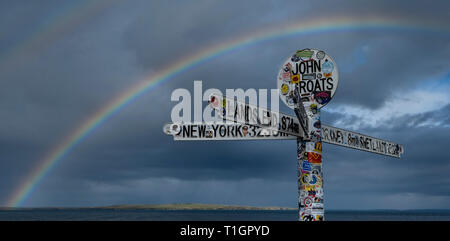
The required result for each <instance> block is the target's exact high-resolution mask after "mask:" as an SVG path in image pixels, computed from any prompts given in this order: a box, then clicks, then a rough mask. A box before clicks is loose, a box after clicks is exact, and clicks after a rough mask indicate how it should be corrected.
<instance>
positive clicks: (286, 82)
mask: <svg viewBox="0 0 450 241" xmlns="http://www.w3.org/2000/svg"><path fill="white" fill-rule="evenodd" d="M338 79H339V76H338V69H337V66H336V63H335V62H334V60H333V59H332V58H331V57H330V56H328V55H327V54H326V53H325V52H324V51H322V50H317V49H303V50H298V51H297V52H296V53H294V54H293V55H291V56H290V57H289V58H288V59H287V60H286V61H285V62H284V63H283V66H281V69H280V71H279V73H278V78H277V87H278V89H279V90H280V98H281V100H282V101H283V102H284V103H285V104H286V105H287V106H288V107H290V108H292V109H294V108H295V98H296V97H295V90H296V89H297V90H298V92H299V94H300V100H302V101H310V100H311V98H314V99H315V100H316V101H317V103H319V105H318V108H322V107H323V106H325V105H326V104H328V102H330V100H331V98H333V96H334V93H335V92H336V88H337V86H338Z"/></svg>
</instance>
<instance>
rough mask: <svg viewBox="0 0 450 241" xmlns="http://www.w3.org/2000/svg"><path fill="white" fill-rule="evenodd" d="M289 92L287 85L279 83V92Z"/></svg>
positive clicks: (284, 93)
mask: <svg viewBox="0 0 450 241" xmlns="http://www.w3.org/2000/svg"><path fill="white" fill-rule="evenodd" d="M288 92H289V85H287V84H282V85H281V94H283V95H286V94H287V93H288Z"/></svg>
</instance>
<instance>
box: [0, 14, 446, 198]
mask: <svg viewBox="0 0 450 241" xmlns="http://www.w3.org/2000/svg"><path fill="white" fill-rule="evenodd" d="M357 29H393V30H426V31H433V32H434V31H436V32H448V31H449V26H442V25H436V24H432V23H428V24H427V23H423V22H421V23H418V22H414V21H413V20H411V19H401V18H392V17H385V16H378V17H376V18H365V19H361V18H358V19H355V18H351V17H338V18H319V19H311V20H307V21H302V22H299V23H293V24H290V25H284V26H276V27H273V28H268V29H264V30H262V31H256V32H253V33H250V34H247V35H245V36H241V37H238V38H235V39H232V40H229V41H226V42H224V43H221V44H218V45H215V46H211V47H209V48H205V49H203V50H201V51H199V52H197V53H194V54H192V55H190V56H186V57H185V58H181V59H179V61H177V62H175V63H173V64H170V65H168V66H166V67H165V68H162V69H161V70H159V71H158V72H156V73H152V74H151V75H150V76H148V77H147V78H144V79H143V80H142V81H140V82H139V83H138V84H136V85H134V86H132V87H131V88H129V89H127V90H126V91H124V92H123V93H122V94H120V95H119V96H117V97H116V98H114V99H112V100H111V101H110V102H109V103H108V104H106V105H105V106H104V107H103V108H101V109H100V110H98V111H97V112H96V113H95V114H94V115H92V116H91V117H90V118H88V119H87V120H86V121H85V122H84V123H82V124H81V125H80V126H79V127H78V128H76V129H75V130H74V131H73V132H72V133H71V134H70V135H68V136H67V137H66V138H65V139H64V140H63V141H61V142H60V144H59V145H58V146H56V147H55V148H53V149H52V150H51V151H49V152H48V154H47V155H46V156H45V157H44V158H43V159H42V160H39V161H38V164H37V165H36V167H35V168H33V171H32V172H31V173H30V174H29V175H28V176H27V177H26V179H25V180H24V181H23V182H22V183H21V184H20V186H19V187H18V188H17V189H15V191H14V192H13V193H12V195H11V196H10V198H9V199H8V200H7V206H9V207H17V206H21V205H22V204H23V202H24V201H25V200H26V199H27V198H28V197H29V196H30V195H31V194H32V193H33V190H35V189H36V187H37V186H38V184H39V183H40V181H41V180H42V179H43V178H44V177H45V176H46V175H48V173H49V172H50V171H51V170H52V167H53V166H54V165H55V163H57V162H58V161H60V160H62V159H63V158H64V157H65V156H66V155H67V154H68V153H69V152H70V151H72V150H74V148H75V147H76V146H77V145H78V144H79V143H80V142H82V141H83V140H84V139H85V138H86V137H87V136H89V134H90V133H92V132H93V131H94V130H95V129H96V128H97V127H99V126H100V125H101V124H102V123H104V122H105V121H107V120H108V119H109V118H111V117H112V116H113V115H114V114H115V113H117V112H119V111H120V110H121V109H123V108H124V107H125V106H127V105H128V104H129V103H131V102H133V101H134V100H136V99H137V98H139V97H140V96H142V95H143V94H144V93H146V92H147V91H150V90H152V89H154V88H156V87H157V86H158V85H159V84H161V83H163V82H164V81H167V80H169V79H171V78H173V77H174V76H176V75H178V74H180V73H183V72H185V71H187V70H189V69H191V68H193V67H195V66H197V65H199V64H201V63H204V62H207V61H209V60H211V59H213V58H215V57H217V56H219V55H223V54H225V53H227V52H229V51H232V50H236V49H238V48H242V47H246V46H248V45H250V44H255V43H260V42H262V41H266V40H273V39H275V38H277V37H285V36H291V35H298V34H314V33H321V32H327V31H342V30H357ZM300 47H301V46H300Z"/></svg>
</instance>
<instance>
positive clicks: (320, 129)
mask: <svg viewBox="0 0 450 241" xmlns="http://www.w3.org/2000/svg"><path fill="white" fill-rule="evenodd" d="M338 78H339V76H338V70H337V67H336V63H335V62H334V61H333V59H332V58H331V57H330V56H328V55H327V54H326V53H325V52H324V51H321V50H316V49H303V50H299V51H297V52H296V53H295V54H293V55H292V56H290V57H289V58H288V59H287V60H286V61H285V62H284V64H283V66H282V67H281V70H280V71H279V73H278V77H277V86H278V89H279V90H280V91H279V92H280V98H281V100H282V101H283V102H284V103H285V104H286V105H287V106H288V107H290V108H291V109H293V110H294V112H295V114H296V117H293V116H290V115H286V114H283V113H278V112H273V111H270V110H268V109H263V108H258V107H256V106H252V105H249V104H246V103H242V102H239V101H235V100H234V99H228V98H226V97H222V96H219V95H211V97H210V101H209V102H210V106H211V107H212V108H214V109H215V110H216V111H217V113H219V114H220V115H219V116H220V117H221V118H222V119H223V120H225V121H226V122H225V123H196V124H192V123H182V124H180V123H170V124H166V125H165V126H164V128H163V131H164V132H165V133H166V134H168V135H172V136H173V137H174V140H177V141H190V140H286V139H289V140H294V139H295V140H297V164H298V172H297V174H298V194H299V195H298V207H299V211H298V217H299V220H300V221H322V220H324V205H323V198H324V197H323V193H324V192H323V171H322V161H323V160H322V142H325V143H330V144H335V145H339V146H343V147H349V148H354V149H357V150H362V151H368V152H373V153H377V154H381V155H387V156H391V157H396V158H400V156H401V154H403V146H402V145H399V144H396V143H393V142H390V141H385V140H382V139H379V138H374V137H370V136H367V135H363V134H360V133H356V132H353V131H349V130H344V129H341V128H336V127H332V126H327V125H322V124H321V121H320V109H321V108H322V107H323V106H325V105H326V104H327V103H328V102H329V101H330V100H331V98H332V97H333V96H334V94H335V92H336V88H337V85H338Z"/></svg>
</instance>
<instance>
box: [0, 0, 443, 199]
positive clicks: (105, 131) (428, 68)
mask: <svg viewBox="0 0 450 241" xmlns="http://www.w3.org/2000/svg"><path fill="white" fill-rule="evenodd" d="M49 3H50V2H49ZM67 4H68V3H67ZM19 5H20V4H19ZM19 5H18V6H14V7H11V8H8V10H9V11H7V12H8V13H7V14H3V15H2V16H3V17H4V18H6V19H16V21H14V24H6V23H7V22H8V23H9V22H11V21H0V26H1V29H4V30H5V32H7V33H8V34H7V35H8V36H10V37H9V38H3V37H2V38H0V54H1V53H6V52H8V51H10V50H11V46H13V45H12V44H11V43H15V42H16V41H19V40H20V39H23V38H26V36H29V34H30V31H33V30H35V29H36V28H38V27H37V26H43V25H39V24H43V23H42V22H39V19H43V17H44V16H46V17H48V16H50V15H51V14H56V12H57V11H59V10H61V8H64V7H67V6H62V5H59V4H56V3H52V4H50V5H51V7H50V6H47V4H45V3H42V2H41V3H40V6H32V7H31V6H30V5H27V6H19ZM447 5H448V3H445V2H442V3H441V2H434V3H433V4H423V3H416V2H408V1H398V2H393V1H371V2H367V1H365V2H364V3H361V2H359V1H342V2H337V3H336V1H325V2H320V3H317V2H314V3H312V2H301V4H300V3H299V2H298V1H288V2H283V4H280V3H279V2H277V1H264V2H262V1H258V3H257V4H256V3H255V2H247V1H245V2H241V1H239V2H237V1H236V2H233V1H228V2H215V1H199V2H196V3H195V4H193V3H190V2H186V1H170V2H168V1H166V2H149V1H140V2H133V3H130V2H127V3H126V4H122V5H120V4H119V5H117V6H115V7H112V8H108V9H106V10H104V11H103V12H101V13H99V14H98V15H96V16H95V17H93V18H92V19H91V20H88V21H86V22H84V23H82V24H81V25H79V26H77V27H76V28H74V29H73V30H72V31H70V32H67V33H65V34H64V35H63V36H59V38H58V40H54V41H53V42H52V44H51V45H50V46H47V47H46V48H43V49H42V50H37V51H36V52H34V53H33V54H30V56H28V57H27V58H26V60H27V61H24V62H22V63H21V65H20V68H17V69H8V68H6V70H5V71H2V72H0V79H1V80H2V81H1V86H2V88H1V89H0V107H1V108H0V118H1V119H2V122H0V123H1V125H0V134H1V138H0V143H1V144H2V147H1V148H0V156H1V157H0V158H1V163H0V167H1V168H0V170H1V171H0V174H1V176H2V179H1V180H2V182H1V183H2V184H1V188H0V190H1V191H0V197H1V199H0V202H2V203H3V201H4V200H6V199H7V197H8V196H9V193H10V192H11V191H12V190H13V189H14V188H16V187H17V186H18V184H19V183H20V182H21V181H22V180H23V178H25V176H26V175H27V173H29V171H30V170H32V169H33V166H34V165H35V164H36V163H37V162H38V161H40V160H42V159H43V158H44V156H45V154H46V153H48V151H49V150H51V149H52V148H53V147H54V146H56V145H57V144H59V143H60V141H61V140H62V139H63V137H65V136H66V135H68V134H70V133H71V132H72V130H73V129H74V128H76V127H77V126H78V125H79V124H80V123H82V121H84V120H86V119H87V117H88V116H90V115H92V114H93V113H95V112H96V111H97V110H98V109H100V108H101V107H102V106H104V105H105V103H107V102H108V101H109V100H111V99H112V98H114V97H115V96H117V95H118V94H119V93H120V92H122V91H124V90H126V89H127V88H129V87H130V86H132V85H133V84H135V83H137V82H138V81H139V80H140V79H142V78H143V77H144V76H146V75H147V74H150V76H151V73H154V72H157V71H159V70H160V69H161V68H163V67H164V66H167V65H168V64H170V63H171V62H173V61H178V60H180V59H183V58H185V57H186V56H190V55H191V54H192V53H195V52H197V51H200V50H202V49H204V48H207V47H209V46H214V45H215V44H218V43H224V42H226V41H228V40H229V39H234V38H236V37H238V36H245V35H249V34H250V33H252V32H254V31H257V30H260V29H265V28H269V27H273V26H282V25H284V24H286V23H292V22H301V21H302V20H304V19H311V18H316V17H327V16H342V15H344V16H353V17H355V18H356V19H359V18H363V17H364V16H367V15H374V16H381V15H382V16H394V17H395V16H398V17H401V16H406V17H411V18H413V19H416V20H417V21H419V22H420V21H434V22H437V23H442V24H446V23H448V22H449V21H448V17H447V13H446V11H445V9H446V7H448V6H447ZM0 9H2V10H3V9H6V7H2V8H0ZM0 11H1V10H0ZM2 12H4V11H2ZM21 13H29V14H21ZM27 22H30V24H28V25H27V24H25V23H27ZM3 26H4V27H3ZM1 36H3V33H2V35H1ZM448 38H449V35H448V33H442V32H433V31H416V30H414V31H397V30H395V31H394V30H385V29H383V28H380V29H375V30H354V31H341V32H327V33H317V34H311V35H295V36H290V37H283V38H276V39H273V40H268V41H265V42H262V43H258V44H252V45H249V46H246V47H245V48H242V49H237V50H234V51H232V52H229V53H226V54H224V55H221V56H218V57H216V58H213V59H212V60H210V61H208V62H206V63H203V64H201V65H198V66H196V67H195V68H193V69H191V70H189V71H187V72H184V73H182V74H180V75H178V76H176V77H173V78H170V80H169V81H167V82H165V83H162V84H160V85H159V86H157V87H156V88H155V89H154V90H152V91H149V92H147V93H145V94H144V95H142V96H141V97H140V98H139V99H137V100H136V101H134V102H133V103H131V104H130V105H128V106H127V107H126V108H124V109H123V110H121V111H120V112H119V113H117V114H116V115H114V116H113V117H112V118H111V119H109V120H108V121H107V122H105V123H104V124H102V125H101V126H100V127H99V128H97V129H96V130H95V131H94V132H93V133H92V134H91V135H89V136H88V137H87V138H86V139H85V140H84V141H83V142H81V143H80V144H79V145H78V146H76V147H75V148H74V150H73V151H72V152H70V153H69V154H68V155H67V156H66V157H65V158H64V159H63V160H62V161H61V162H59V163H58V164H57V165H56V166H55V168H54V169H53V171H52V172H51V173H50V174H49V176H48V177H46V178H44V180H43V182H42V183H41V184H40V185H39V186H38V189H37V190H36V191H35V193H34V194H33V195H32V197H31V198H30V199H29V200H28V201H27V202H26V203H25V204H26V205H40V206H45V205H64V206H79V205H90V206H95V205H109V204H117V203H174V202H204V203H227V204H249V205H282V206H295V202H296V196H297V193H296V158H295V157H296V153H295V151H296V150H295V142H294V141H279V142H275V141H267V142H211V143H203V142H174V141H173V140H171V138H170V137H168V136H166V135H164V134H163V133H162V125H163V124H164V123H166V122H169V121H170V111H171V108H172V107H173V105H174V104H175V103H172V102H170V94H171V92H172V90H174V89H176V88H187V89H189V90H192V89H193V80H198V79H199V80H203V89H207V88H218V89H220V90H222V91H224V90H225V89H226V88H244V89H247V88H256V89H258V88H273V87H274V86H275V76H276V73H277V72H278V68H279V66H280V65H281V63H282V61H283V60H284V59H285V58H286V57H287V56H288V55H289V54H290V53H291V52H292V51H294V50H295V49H297V48H303V47H314V48H319V49H324V50H326V51H327V52H328V53H329V54H330V55H331V56H333V57H334V58H335V60H336V62H337V63H338V66H339V69H340V84H339V88H338V92H337V94H336V97H335V99H333V101H332V102H331V103H330V104H329V105H328V106H327V107H325V109H324V111H323V121H324V123H330V124H331V123H336V122H339V121H340V122H341V123H343V124H348V123H351V121H358V118H360V117H359V116H357V115H352V114H350V113H344V112H342V113H336V112H327V111H326V109H328V108H331V109H333V108H337V107H340V106H356V105H358V106H361V107H362V108H366V109H368V110H373V111H377V110H378V109H379V108H381V107H382V106H383V104H385V103H386V101H387V100H389V99H390V98H392V96H393V95H394V94H399V93H403V92H405V93H409V92H408V91H413V90H417V89H420V88H423V85H427V84H429V83H435V82H439V81H440V82H443V83H444V84H445V83H448V78H446V76H448V69H450V68H449V67H450V66H449V62H448V61H447V59H448V56H450V45H449V41H448ZM2 63H3V62H2ZM2 68H3V69H5V68H4V67H2ZM4 80H5V81H4ZM441 84H442V83H441ZM191 93H192V92H191ZM281 110H282V111H283V112H287V113H290V114H292V113H291V112H289V111H290V110H289V109H287V108H285V107H281ZM449 112H450V110H449V106H448V105H447V106H446V107H443V108H441V109H438V110H433V111H429V112H424V113H419V114H417V113H414V114H409V115H404V116H400V117H398V116H397V117H395V118H392V119H390V120H389V123H390V124H391V125H389V126H384V125H379V126H362V129H360V130H358V131H361V132H362V133H366V134H369V135H373V136H377V137H380V138H385V139H389V140H393V141H396V142H399V143H402V144H404V146H405V148H406V153H405V156H404V157H403V158H402V159H399V160H397V159H393V158H387V157H383V156H377V155H374V154H370V153H364V152H358V151H354V150H346V149H343V148H340V147H334V146H330V145H327V146H326V154H325V155H324V160H325V164H324V165H325V166H324V168H325V175H326V177H325V188H326V190H327V191H326V198H327V199H326V202H327V206H328V207H331V208H345V207H352V208H381V207H385V208H390V207H395V208H398V204H397V203H396V202H395V201H393V199H395V198H397V199H400V200H407V198H410V199H411V197H409V196H408V195H413V198H412V199H414V200H416V201H415V203H414V205H412V204H411V207H414V208H420V207H424V208H433V207H434V206H429V205H427V204H426V203H423V204H421V205H420V201H422V200H423V197H424V196H427V195H429V197H430V199H433V198H434V199H433V200H436V201H433V202H432V203H433V205H437V206H436V207H443V208H448V204H446V203H445V200H448V197H449V196H450V193H449V192H450V190H449V189H450V188H449V187H450V183H449V180H448V177H447V176H446V173H448V171H449V168H450V167H449V164H448V161H449V160H450V158H449V156H448V155H447V154H446V153H445V152H444V151H442V150H443V149H445V147H446V146H449V138H448V136H449V134H450V133H448V132H449V131H448V130H449V129H448V124H449V118H448V116H449ZM434 121H440V122H441V124H439V125H437V126H433V125H430V124H429V123H433V122H434ZM18 150H20V151H18ZM402 195H406V196H402ZM440 197H443V198H442V200H444V201H442V200H441V199H439V198H440ZM369 199H370V200H374V201H368V200H369ZM390 203H391V204H390ZM417 203H419V204H417ZM381 204H382V205H381ZM406 206H407V205H406Z"/></svg>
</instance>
